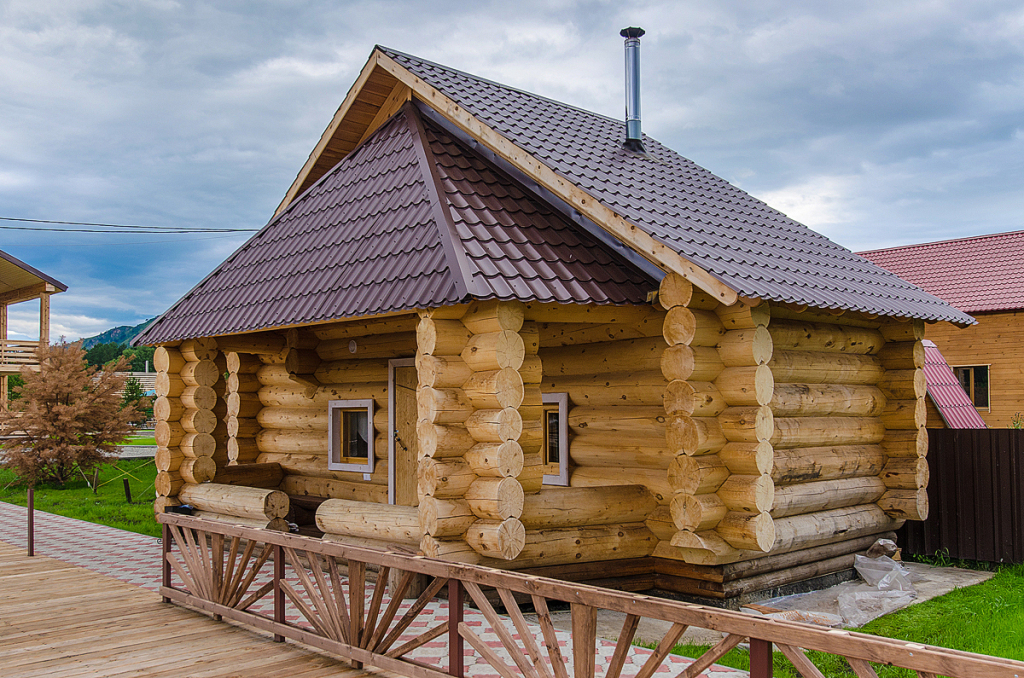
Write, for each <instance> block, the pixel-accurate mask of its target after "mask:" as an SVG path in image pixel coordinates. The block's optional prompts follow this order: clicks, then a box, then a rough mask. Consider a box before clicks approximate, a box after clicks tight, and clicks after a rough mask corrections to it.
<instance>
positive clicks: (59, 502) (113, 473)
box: [0, 459, 160, 537]
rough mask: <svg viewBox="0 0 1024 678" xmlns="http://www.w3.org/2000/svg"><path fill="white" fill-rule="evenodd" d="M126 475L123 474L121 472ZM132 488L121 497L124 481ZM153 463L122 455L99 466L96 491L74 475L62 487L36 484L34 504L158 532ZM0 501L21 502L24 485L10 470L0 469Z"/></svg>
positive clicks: (71, 515)
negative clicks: (129, 496) (129, 494)
mask: <svg viewBox="0 0 1024 678" xmlns="http://www.w3.org/2000/svg"><path fill="white" fill-rule="evenodd" d="M126 472H127V473H128V474H130V475H125V473H126ZM123 478H128V484H129V486H130V487H131V491H132V502H133V503H131V504H129V503H128V502H126V501H125V497H124V481H123ZM155 478H156V466H154V464H153V460H152V459H125V460H122V461H119V462H118V463H117V464H108V465H104V466H101V467H100V484H99V489H98V491H97V493H96V494H93V492H92V490H91V489H89V485H88V484H87V483H86V482H85V479H84V478H82V477H78V478H76V479H74V480H71V481H70V482H68V483H67V485H65V486H64V487H63V488H61V487H59V486H57V485H49V484H47V485H42V486H39V487H37V488H36V508H37V509H39V510H40V511H46V512H48V513H56V514H58V515H62V516H67V517H68V518H78V519H79V520H87V521H89V522H91V523H97V524H100V525H109V526H110V527H116V528H119V529H122V530H129V531H131V532H138V533H139V534H148V535H151V536H154V537H159V536H160V526H159V525H158V524H157V522H156V519H155V518H154V517H153V500H154V499H155V498H156V494H155V492H154V490H153V481H154V479H155ZM0 501H6V502H8V503H10V504H18V505H19V506H24V505H25V501H26V499H25V485H24V484H23V483H21V482H19V481H18V480H17V478H16V477H15V475H14V473H13V472H11V471H9V470H7V469H0Z"/></svg>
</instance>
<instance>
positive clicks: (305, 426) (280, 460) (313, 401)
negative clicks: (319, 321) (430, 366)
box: [239, 319, 415, 504]
mask: <svg viewBox="0 0 1024 678" xmlns="http://www.w3.org/2000/svg"><path fill="white" fill-rule="evenodd" d="M403 321H404V319H395V320H393V321H392V322H391V323H390V324H389V323H387V322H384V321H377V322H376V323H375V326H377V327H378V328H379V330H380V332H381V334H379V335H375V336H368V335H364V334H361V333H359V332H355V333H353V329H354V328H353V327H352V324H338V325H325V326H323V327H317V328H313V329H312V330H309V331H303V332H299V331H297V330H289V331H288V332H286V333H285V334H284V336H283V337H282V344H281V346H282V348H281V351H280V352H278V353H261V354H259V355H258V356H256V357H258V359H259V364H258V365H257V366H256V368H255V370H254V372H253V373H252V374H253V377H252V380H248V379H247V380H246V383H249V384H251V385H250V386H249V388H254V389H255V391H254V395H255V397H256V399H257V401H258V407H257V406H256V405H251V406H250V408H249V409H248V411H247V412H245V413H246V414H249V415H250V418H248V419H244V418H239V422H240V426H239V429H240V430H245V431H251V432H252V438H253V444H254V446H255V451H256V454H257V456H256V458H255V461H256V462H258V463H277V464H279V465H280V466H281V469H282V470H283V472H284V477H283V478H282V480H281V484H280V489H281V490H282V491H284V492H285V493H287V494H288V495H289V496H295V497H302V496H308V497H318V498H325V499H345V500H351V501H357V502H371V503H375V504H386V503H387V502H388V462H387V456H388V437H387V436H388V399H387V386H388V384H387V381H388V359H389V358H399V357H404V356H408V355H409V354H410V353H411V352H412V347H413V346H414V343H415V340H414V337H413V334H412V332H411V331H410V330H409V328H408V322H407V321H404V322H403ZM388 330H393V331H391V332H389V331H388ZM403 330H404V331H403ZM240 385H241V380H240ZM331 400H373V401H374V417H373V425H374V430H375V435H374V444H373V455H374V467H373V473H372V474H370V475H369V478H367V477H366V476H365V475H364V474H363V473H359V472H352V471H332V470H329V469H328V468H327V461H328V439H327V417H328V402H329V401H331Z"/></svg>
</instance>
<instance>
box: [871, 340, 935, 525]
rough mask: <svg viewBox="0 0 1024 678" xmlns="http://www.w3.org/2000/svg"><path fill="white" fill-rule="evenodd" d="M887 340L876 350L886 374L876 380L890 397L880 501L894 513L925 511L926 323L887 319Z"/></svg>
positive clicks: (914, 516) (907, 515)
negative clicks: (924, 343)
mask: <svg viewBox="0 0 1024 678" xmlns="http://www.w3.org/2000/svg"><path fill="white" fill-rule="evenodd" d="M880 331H881V333H882V336H883V337H884V338H885V340H886V343H885V346H884V347H883V348H882V350H881V351H880V352H879V356H878V357H879V359H880V360H881V362H882V365H883V367H885V370H886V371H885V376H884V378H883V379H882V381H881V382H880V383H879V387H880V388H881V390H882V393H884V394H885V396H886V398H887V399H888V400H887V402H886V406H885V412H884V413H883V415H882V422H883V424H884V425H885V436H884V438H883V439H882V448H883V449H884V451H885V454H886V459H885V466H884V467H882V471H881V473H880V474H879V477H880V478H881V480H882V483H883V484H884V486H885V493H884V494H883V495H882V497H881V498H880V499H879V500H878V505H879V506H880V507H881V508H882V510H884V511H885V512H886V514H887V515H888V516H890V517H892V518H896V519H907V520H925V519H926V518H927V517H928V493H927V491H926V490H927V487H928V479H929V472H928V460H927V458H926V455H927V454H928V431H927V429H926V428H925V427H926V425H927V419H928V412H927V408H926V395H927V390H926V384H925V379H924V345H923V344H922V343H921V340H922V339H924V323H923V322H921V321H919V320H915V321H909V322H902V323H893V322H890V323H887V324H884V325H882V327H881V328H880Z"/></svg>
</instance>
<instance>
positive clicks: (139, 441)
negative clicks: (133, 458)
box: [122, 429, 156, 445]
mask: <svg viewBox="0 0 1024 678" xmlns="http://www.w3.org/2000/svg"><path fill="white" fill-rule="evenodd" d="M122 445H156V438H155V437H153V431H152V430H143V429H140V430H138V431H136V432H135V433H134V434H132V435H130V436H128V437H127V438H125V440H124V442H123V443H122Z"/></svg>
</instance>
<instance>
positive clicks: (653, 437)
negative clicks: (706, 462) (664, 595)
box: [513, 304, 671, 567]
mask: <svg viewBox="0 0 1024 678" xmlns="http://www.w3.org/2000/svg"><path fill="white" fill-rule="evenodd" d="M665 315H666V314H665V312H664V311H663V310H661V309H654V308H651V307H649V306H626V307H601V306H568V305H557V304H552V305H543V304H531V305H529V306H528V308H527V319H528V320H533V321H535V322H537V326H538V334H539V340H540V352H539V357H540V360H541V363H542V366H543V380H542V383H541V390H542V392H544V393H567V394H568V400H569V408H568V422H567V424H568V427H567V428H568V434H569V436H568V453H569V458H568V465H569V485H570V487H568V488H562V487H557V486H551V485H546V486H543V488H542V489H541V490H540V492H539V493H537V494H535V495H530V494H528V495H527V497H526V502H525V506H524V508H523V517H522V522H523V524H524V525H525V526H526V531H527V544H526V547H525V548H524V552H523V555H521V556H520V557H519V558H517V559H516V561H515V562H514V564H513V565H514V566H515V567H537V566H538V565H540V564H542V562H543V560H544V559H543V558H541V554H545V557H546V558H547V559H549V563H550V564H551V565H561V564H570V563H587V562H595V561H603V560H621V559H631V558H642V557H644V556H648V555H650V554H651V552H652V551H653V550H654V546H655V545H656V543H657V537H656V536H655V533H654V528H655V527H656V525H657V523H656V522H649V521H651V520H652V516H654V515H655V514H656V513H658V511H659V510H660V508H666V509H667V504H668V502H669V499H670V496H671V490H670V488H669V486H668V480H667V469H668V466H669V462H670V457H669V455H668V451H667V447H666V444H665V430H666V421H667V419H666V416H665V412H664V409H663V406H662V394H663V393H664V390H665V380H664V378H663V377H662V375H661V368H660V365H661V360H662V354H663V353H664V351H665V342H664V339H662V336H661V335H662V327H663V325H664V322H665ZM524 419H525V416H524ZM547 473H551V474H555V473H557V471H556V470H555V469H553V468H552V469H548V471H547ZM659 505H661V506H660V507H659ZM652 526H654V527H652Z"/></svg>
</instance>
